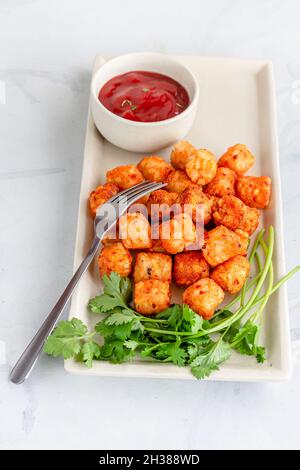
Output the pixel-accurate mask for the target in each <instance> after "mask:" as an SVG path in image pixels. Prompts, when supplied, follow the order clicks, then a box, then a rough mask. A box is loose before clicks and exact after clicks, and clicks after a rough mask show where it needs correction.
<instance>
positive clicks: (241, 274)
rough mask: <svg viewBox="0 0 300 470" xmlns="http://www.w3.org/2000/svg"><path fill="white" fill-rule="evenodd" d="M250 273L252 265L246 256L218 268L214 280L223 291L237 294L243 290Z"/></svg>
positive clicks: (229, 261) (230, 260) (235, 258)
mask: <svg viewBox="0 0 300 470" xmlns="http://www.w3.org/2000/svg"><path fill="white" fill-rule="evenodd" d="M249 272H250V264H249V261H248V260H247V258H246V257H245V256H240V255H238V256H234V257H233V258H230V259H229V260H227V261H225V262H224V263H222V264H219V266H217V267H216V268H215V269H214V270H213V272H212V274H211V279H213V280H214V281H215V282H216V283H217V284H218V285H219V286H220V287H222V289H223V290H225V291H227V292H229V293H230V294H236V293H237V292H239V291H240V290H241V288H242V287H243V285H244V284H245V281H246V279H247V277H248V276H249Z"/></svg>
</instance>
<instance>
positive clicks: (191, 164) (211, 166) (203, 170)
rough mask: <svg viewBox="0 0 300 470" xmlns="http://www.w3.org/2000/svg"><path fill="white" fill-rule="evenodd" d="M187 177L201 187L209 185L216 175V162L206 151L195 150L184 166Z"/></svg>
mask: <svg viewBox="0 0 300 470" xmlns="http://www.w3.org/2000/svg"><path fill="white" fill-rule="evenodd" d="M185 171H186V174H187V175H188V177H189V178H190V179H191V180H192V181H193V183H197V184H199V185H201V186H203V185H205V184H208V183H210V181H212V180H213V179H214V177H215V176H216V173H217V162H216V159H215V156H214V154H213V153H211V152H210V151H209V150H206V149H200V150H197V153H196V154H194V155H192V156H190V157H189V158H188V161H187V163H186V165H185Z"/></svg>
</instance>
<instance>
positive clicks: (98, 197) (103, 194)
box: [89, 183, 119, 217]
mask: <svg viewBox="0 0 300 470" xmlns="http://www.w3.org/2000/svg"><path fill="white" fill-rule="evenodd" d="M118 192H119V188H118V186H116V185H115V184H110V183H106V184H104V185H103V186H98V187H97V188H96V189H95V190H94V191H92V192H91V194H90V197H89V205H90V212H91V214H92V216H93V217H95V215H96V212H97V209H98V207H100V206H102V204H104V203H105V202H107V201H108V200H109V199H110V198H111V197H113V196H115V195H116V194H117V193H118Z"/></svg>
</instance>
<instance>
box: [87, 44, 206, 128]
mask: <svg viewBox="0 0 300 470" xmlns="http://www.w3.org/2000/svg"><path fill="white" fill-rule="evenodd" d="M145 55H148V56H151V55H152V56H156V57H161V58H166V57H167V58H168V59H169V60H171V61H172V62H173V63H174V64H178V65H179V66H180V67H182V68H183V69H185V70H186V71H187V73H188V74H189V75H190V77H191V78H192V80H193V84H194V87H195V93H194V96H193V98H192V100H191V102H190V103H189V104H188V106H187V108H186V109H185V110H184V111H182V113H179V114H177V116H173V117H171V118H168V119H164V120H163V121H153V122H141V121H132V120H131V119H125V118H123V117H122V116H118V115H117V114H114V113H113V112H112V111H110V110H109V109H107V108H106V107H105V106H104V105H103V104H102V103H101V101H100V100H99V98H98V96H97V94H96V91H95V88H96V87H95V82H96V80H97V78H98V75H99V74H100V72H101V70H102V67H104V66H106V65H109V64H110V63H111V62H112V61H114V62H115V61H117V60H119V59H121V58H122V59H123V58H125V59H126V58H127V57H128V58H131V57H133V58H135V57H138V56H145ZM91 93H92V96H93V98H94V100H95V101H96V102H97V103H98V106H99V107H100V108H101V109H102V110H103V111H104V112H105V113H106V114H108V115H109V116H110V117H112V118H113V119H116V120H117V121H119V122H122V123H123V124H127V125H129V126H136V127H146V126H149V127H158V126H164V125H167V124H170V123H173V122H176V121H178V120H179V119H181V118H183V117H185V116H186V115H187V114H188V113H189V112H190V110H191V108H193V107H194V106H195V105H196V104H197V102H198V98H199V87H198V82H197V80H196V77H195V75H194V74H193V72H191V70H190V69H189V68H188V67H186V66H185V65H183V64H182V63H181V62H179V61H178V60H176V59H173V57H172V56H170V55H168V54H162V53H159V52H134V53H130V54H122V55H118V56H116V57H113V58H112V59H109V60H108V61H107V62H105V64H103V66H101V67H100V68H99V69H98V70H97V72H96V73H95V75H94V77H93V78H92V81H91Z"/></svg>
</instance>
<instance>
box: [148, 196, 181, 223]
mask: <svg viewBox="0 0 300 470" xmlns="http://www.w3.org/2000/svg"><path fill="white" fill-rule="evenodd" d="M177 199H178V194H177V193H169V192H168V191H164V190H163V189H159V190H157V191H154V192H153V193H151V194H150V197H149V199H148V203H147V209H148V214H149V215H150V216H151V222H154V223H155V222H157V221H158V220H164V219H169V218H170V207H171V206H173V205H174V204H175V203H176V201H177ZM158 206H160V207H158ZM173 209H174V212H175V213H176V212H178V211H180V205H179V204H178V207H177V208H176V206H174V207H173ZM173 215H174V214H173Z"/></svg>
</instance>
